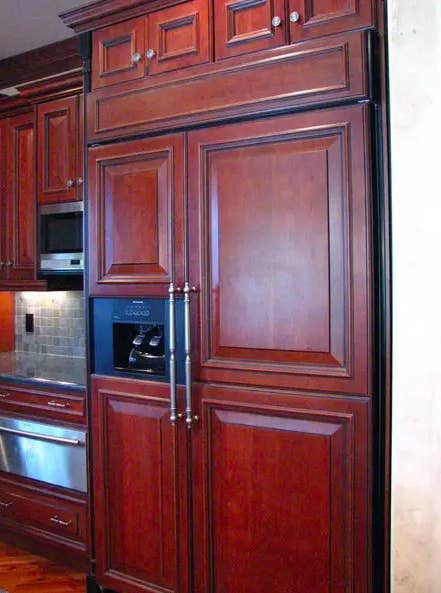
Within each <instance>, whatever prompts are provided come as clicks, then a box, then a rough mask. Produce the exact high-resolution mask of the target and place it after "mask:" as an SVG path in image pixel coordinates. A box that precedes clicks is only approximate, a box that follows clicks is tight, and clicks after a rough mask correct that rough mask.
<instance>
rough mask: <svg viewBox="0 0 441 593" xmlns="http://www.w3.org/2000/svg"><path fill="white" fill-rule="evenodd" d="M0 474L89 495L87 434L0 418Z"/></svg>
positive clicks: (39, 423)
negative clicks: (0, 472)
mask: <svg viewBox="0 0 441 593" xmlns="http://www.w3.org/2000/svg"><path fill="white" fill-rule="evenodd" d="M0 470H1V471H4V472H9V473H12V474H16V475H19V476H23V477H26V478H31V479H34V480H40V481H41V482H46V483H48V484H54V485H56V486H61V487H64V488H71V489H72V490H78V491H80V492H86V491H87V470H86V432H85V431H84V430H76V429H71V428H65V427H59V426H54V425H52V424H46V423H41V422H31V421H28V420H22V419H18V418H10V417H5V416H0Z"/></svg>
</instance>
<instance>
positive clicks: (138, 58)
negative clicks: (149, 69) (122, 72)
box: [132, 51, 142, 64]
mask: <svg viewBox="0 0 441 593" xmlns="http://www.w3.org/2000/svg"><path fill="white" fill-rule="evenodd" d="M141 60H142V55H141V54H140V53H139V51H136V52H135V53H134V54H133V55H132V64H138V62H140V61H141Z"/></svg>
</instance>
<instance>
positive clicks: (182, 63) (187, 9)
mask: <svg viewBox="0 0 441 593" xmlns="http://www.w3.org/2000/svg"><path fill="white" fill-rule="evenodd" d="M147 22H148V31H147V40H146V48H149V49H153V50H154V52H155V56H154V57H153V58H152V59H150V60H148V65H147V67H148V72H149V74H160V73H162V72H168V71H170V70H177V69H181V68H187V67H189V66H194V65H196V64H203V63H204V62H208V60H209V45H210V44H209V37H210V36H209V20H208V2H207V1H206V0H192V1H191V2H186V3H185V4H183V5H177V6H174V7H171V8H167V9H164V10H158V11H157V12H153V13H151V14H150V15H149V16H148V18H147Z"/></svg>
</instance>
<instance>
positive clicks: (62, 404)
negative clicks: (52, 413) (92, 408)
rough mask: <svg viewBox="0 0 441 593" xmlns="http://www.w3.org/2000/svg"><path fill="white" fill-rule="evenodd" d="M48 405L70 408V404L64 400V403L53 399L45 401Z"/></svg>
mask: <svg viewBox="0 0 441 593" xmlns="http://www.w3.org/2000/svg"><path fill="white" fill-rule="evenodd" d="M47 405H48V406H51V407H52V408H70V404H69V403H67V402H65V403H60V402H55V401H53V400H51V401H50V402H47Z"/></svg>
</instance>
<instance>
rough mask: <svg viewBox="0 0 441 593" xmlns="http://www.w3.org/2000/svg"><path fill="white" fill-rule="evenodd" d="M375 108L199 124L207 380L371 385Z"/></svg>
mask: <svg viewBox="0 0 441 593" xmlns="http://www.w3.org/2000/svg"><path fill="white" fill-rule="evenodd" d="M366 118H367V112H366V111H365V110H364V108H363V107H360V106H357V107H350V108H341V109H335V110H329V111H322V112H320V113H313V112H310V113H309V114H298V115H292V116H286V117H280V118H277V119H276V118H272V119H267V120H261V121H258V122H250V123H242V124H233V125H230V126H224V127H217V128H212V129H209V130H200V131H195V132H191V133H190V134H189V162H190V163H197V164H198V167H197V168H193V169H190V173H189V199H190V212H191V213H192V214H191V217H190V253H191V254H192V260H191V265H190V274H191V283H192V284H193V285H197V286H199V287H200V291H201V296H200V299H199V303H200V318H201V319H202V324H201V347H200V372H199V378H200V379H202V380H205V381H231V382H233V383H235V382H240V383H249V384H263V385H273V386H280V387H295V388H296V387H299V388H305V387H306V388H309V389H327V390H330V389H335V390H336V391H345V392H348V393H358V394H366V395H367V394H369V393H370V385H371V379H370V366H369V362H368V356H369V352H370V346H369V344H370V329H369V328H370V325H369V315H370V313H369V311H370V301H369V299H370V296H369V291H368V288H367V285H366V278H367V277H368V276H369V261H368V251H367V246H368V242H369V217H368V211H369V210H368V208H369V203H368V198H369V191H368V189H367V188H368V184H369V171H368V168H367V167H368V163H367V158H368V156H367V155H366V154H365V149H364V146H365V143H366V142H367V141H368V139H367V137H366V133H367V128H368V122H367V119H366ZM199 221H200V226H198V225H199ZM198 238H199V243H198ZM202 254H204V256H202ZM199 258H201V261H202V265H201V266H200V265H199V264H198V261H199ZM256 264H257V265H256Z"/></svg>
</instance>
